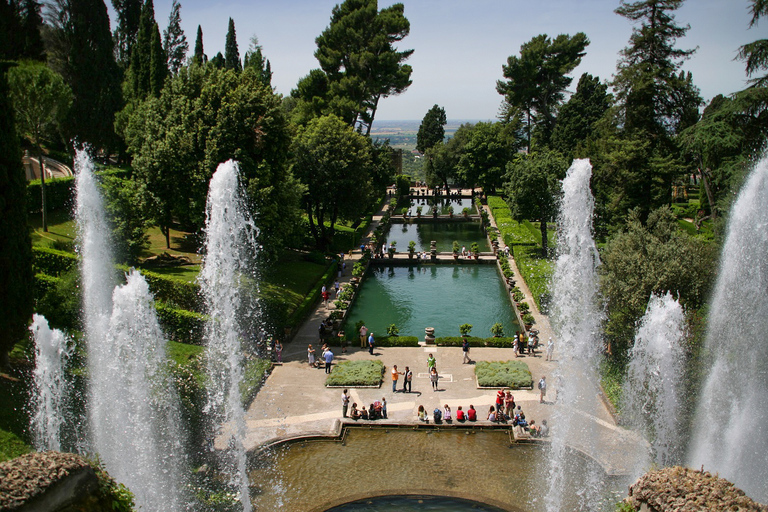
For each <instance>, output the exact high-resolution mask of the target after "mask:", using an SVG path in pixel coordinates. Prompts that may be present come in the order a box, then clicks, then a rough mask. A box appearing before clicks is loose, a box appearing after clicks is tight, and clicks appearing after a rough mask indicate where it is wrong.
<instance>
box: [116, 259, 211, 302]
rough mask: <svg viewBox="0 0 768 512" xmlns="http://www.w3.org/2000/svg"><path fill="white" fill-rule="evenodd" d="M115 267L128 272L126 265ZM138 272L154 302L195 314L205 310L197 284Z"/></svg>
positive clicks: (147, 271) (145, 271) (142, 271)
mask: <svg viewBox="0 0 768 512" xmlns="http://www.w3.org/2000/svg"><path fill="white" fill-rule="evenodd" d="M115 267H116V268H118V269H120V270H122V271H123V272H128V271H130V267H128V266H127V265H115ZM140 272H141V275H142V276H144V279H146V280H147V284H148V285H149V289H150V290H151V291H152V295H154V296H155V300H157V301H160V302H165V303H167V304H169V305H172V306H174V307H176V308H179V309H186V310H189V311H193V312H196V313H202V312H203V311H204V310H205V308H204V306H203V299H202V297H201V296H200V285H198V284H197V283H190V282H187V281H182V280H180V279H174V278H172V277H168V276H164V275H162V274H156V273H154V272H152V271H149V270H144V269H141V270H140Z"/></svg>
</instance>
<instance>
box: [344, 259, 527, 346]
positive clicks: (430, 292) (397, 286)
mask: <svg viewBox="0 0 768 512" xmlns="http://www.w3.org/2000/svg"><path fill="white" fill-rule="evenodd" d="M368 272H369V273H368V275H367V276H366V278H365V280H364V281H363V284H362V285H361V289H360V291H359V293H358V297H357V300H355V302H354V304H353V305H352V309H351V311H350V313H349V316H348V317H347V322H346V324H347V325H349V326H352V327H347V328H346V329H347V330H348V331H350V332H351V331H354V325H355V324H356V323H357V322H358V321H359V320H363V321H364V322H365V324H366V325H367V326H368V328H369V329H371V330H373V332H374V335H376V334H378V335H385V334H386V328H387V326H389V325H390V324H393V323H394V324H395V325H397V327H398V328H399V329H400V334H401V335H402V336H417V337H419V339H422V338H423V337H424V328H425V327H434V328H435V335H436V336H459V325H461V324H464V323H468V324H472V325H473V328H472V333H471V334H472V335H473V336H479V337H490V336H491V332H490V328H491V326H492V325H493V324H495V323H496V322H500V323H501V324H502V325H503V326H504V332H505V333H507V334H510V333H514V332H515V331H516V330H518V329H519V327H518V326H517V323H516V322H515V317H514V314H513V312H512V307H511V305H510V302H509V299H508V298H507V292H506V290H505V287H504V285H503V284H502V283H501V280H500V279H499V275H498V271H497V270H496V267H495V266H494V265H421V266H418V267H371V268H370V269H369V271H368Z"/></svg>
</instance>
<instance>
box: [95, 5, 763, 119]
mask: <svg viewBox="0 0 768 512" xmlns="http://www.w3.org/2000/svg"><path fill="white" fill-rule="evenodd" d="M337 3H339V2H338V1H337V0H251V1H247V0H242V1H230V0H227V1H210V0H181V18H182V28H183V29H184V31H185V33H186V36H187V39H188V41H189V45H190V49H192V47H193V46H194V40H195V34H196V33H197V26H198V25H201V26H202V29H203V42H204V46H205V52H206V54H208V56H209V57H211V56H213V55H215V54H216V53H217V52H219V51H221V52H222V53H223V52H224V39H225V35H226V31H227V23H228V20H229V18H230V17H232V18H233V19H234V21H235V27H236V31H237V39H238V45H239V49H240V55H241V56H243V55H245V52H246V50H247V49H248V45H249V42H250V39H251V37H252V36H254V35H256V36H257V37H258V38H259V43H260V44H261V45H262V47H263V52H264V55H265V56H266V57H267V58H268V59H269V60H270V62H271V65H272V71H273V73H274V76H273V79H272V83H273V85H274V86H275V88H276V90H277V92H278V93H281V94H288V93H289V92H290V90H291V89H292V88H293V87H294V86H295V85H296V82H297V81H298V79H299V78H301V77H303V76H305V75H306V74H307V73H308V72H309V71H310V70H311V69H312V68H316V67H319V66H318V63H317V61H316V60H315V58H314V56H313V54H314V51H315V49H316V45H315V37H317V36H318V35H319V34H320V33H321V32H322V31H323V30H324V29H325V28H326V27H327V26H328V23H329V20H330V16H331V10H332V9H333V7H334V6H335V5H336V4H337ZM393 3H394V2H393V1H387V0H379V8H382V7H385V6H388V5H391V4H393ZM402 3H404V5H405V15H406V17H407V18H408V19H409V21H410V22H411V33H410V35H409V36H408V37H406V38H405V39H404V40H403V41H402V43H401V49H414V50H415V52H414V54H413V55H412V56H411V58H410V59H409V60H408V63H409V64H411V66H413V75H412V79H413V84H412V85H411V86H410V88H409V89H408V90H407V91H406V92H405V93H403V94H401V95H399V96H393V97H389V98H385V99H383V100H382V101H381V102H380V103H379V110H378V112H377V115H376V119H379V120H418V119H421V118H422V117H423V116H424V114H425V113H426V112H427V110H429V108H430V107H431V106H432V105H434V104H438V105H440V106H442V107H443V108H445V111H446V114H447V117H448V118H449V119H472V120H478V119H480V120H485V119H493V118H495V117H496V115H497V112H498V108H499V105H500V103H501V96H500V95H499V94H498V93H496V89H495V84H496V80H499V79H501V78H503V77H502V74H501V66H502V65H503V64H504V63H506V59H507V57H508V56H510V55H517V54H518V53H519V51H520V45H521V44H523V43H525V42H526V41H528V40H530V39H531V38H532V37H534V36H536V35H538V34H547V35H550V36H555V35H557V34H562V33H565V34H574V33H576V32H579V31H581V32H585V33H586V34H587V37H588V38H589V40H590V41H591V44H590V45H589V46H588V47H587V55H586V56H585V57H584V59H583V60H582V63H581V65H580V66H579V67H578V68H577V69H576V70H575V71H574V73H573V75H572V76H573V77H574V81H573V84H572V87H571V89H575V87H576V83H577V82H578V77H579V76H580V75H581V74H582V73H584V72H588V73H591V74H592V75H596V76H599V77H600V78H601V79H602V80H609V79H610V78H611V77H612V75H613V74H614V72H615V70H616V61H617V60H618V52H619V51H620V50H621V49H622V48H623V47H625V46H626V45H627V42H628V40H629V36H630V33H631V30H632V25H631V23H630V22H629V21H628V20H626V19H625V18H622V17H620V16H618V15H617V14H614V12H613V10H614V9H615V8H616V7H618V5H619V2H618V0H540V1H531V0H470V1H467V0H463V1H459V0H404V1H403V2H402ZM749 5H750V4H749V2H748V1H747V0H688V1H687V2H686V3H685V4H684V5H683V7H682V8H681V9H679V10H678V11H677V12H676V18H677V21H678V23H679V24H681V25H685V24H690V26H691V28H690V30H689V31H688V34H687V35H686V37H685V38H684V39H681V40H679V41H678V47H680V48H685V49H689V48H695V47H698V51H697V52H696V54H695V55H694V56H693V57H692V58H691V59H690V60H688V61H687V62H686V63H685V64H684V66H683V69H685V70H687V71H691V72H692V73H693V80H694V82H695V83H696V85H697V86H698V87H699V88H700V89H701V93H702V96H703V97H704V98H705V99H706V100H709V99H710V98H712V97H713V96H715V95H716V94H720V93H723V94H729V93H732V92H735V91H738V90H740V89H743V88H744V87H745V80H746V76H745V74H744V65H743V63H742V62H741V61H735V60H733V59H734V57H735V56H736V52H737V49H738V47H739V46H740V45H742V44H744V43H747V42H750V41H753V40H755V39H761V38H766V37H768V35H767V32H766V26H768V20H763V23H762V24H760V25H758V26H757V27H753V28H752V29H749V30H748V25H749V20H750V16H749V12H748V8H749ZM108 7H109V8H110V10H111V4H109V3H108ZM170 9H171V0H155V15H156V18H157V22H158V24H159V25H160V30H161V32H162V30H163V29H164V28H165V27H166V26H167V25H168V15H169V13H170ZM110 16H111V17H112V18H113V23H114V15H113V13H110Z"/></svg>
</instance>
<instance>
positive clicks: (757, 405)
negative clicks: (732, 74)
mask: <svg viewBox="0 0 768 512" xmlns="http://www.w3.org/2000/svg"><path fill="white" fill-rule="evenodd" d="M767 206H768V156H766V157H763V158H762V159H761V160H760V161H759V162H758V163H757V165H756V166H755V168H754V169H753V170H752V172H751V174H750V175H749V177H748V178H747V181H746V182H745V184H744V186H743V187H742V190H741V192H740V193H739V195H738V197H737V199H736V202H735V203H734V205H733V207H732V208H731V212H730V218H729V220H728V228H727V234H726V238H725V243H724V244H723V250H722V255H721V257H720V270H719V273H718V279H717V283H716V285H715V291H714V296H713V299H712V302H711V305H710V308H709V313H708V327H707V337H706V342H705V347H706V351H707V352H706V353H707V354H708V355H710V356H711V357H712V365H711V368H710V369H709V372H708V375H707V377H706V381H705V382H704V385H703V387H702V389H701V392H700V395H699V402H698V405H697V411H696V414H695V417H694V425H693V427H694V436H693V439H692V443H691V447H690V450H689V463H690V465H691V466H692V467H694V468H699V467H701V466H703V467H704V469H705V470H707V471H711V472H716V473H718V474H719V475H720V476H721V477H723V478H727V479H728V480H730V481H731V482H733V483H734V484H735V485H736V486H737V487H740V488H741V489H743V490H744V492H746V493H747V495H749V496H750V497H751V498H753V499H755V500H757V501H760V502H763V503H766V502H768V464H766V459H768V400H766V396H768V207H767Z"/></svg>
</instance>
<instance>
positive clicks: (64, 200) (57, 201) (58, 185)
mask: <svg viewBox="0 0 768 512" xmlns="http://www.w3.org/2000/svg"><path fill="white" fill-rule="evenodd" d="M41 187H42V183H41V181H40V180H32V181H30V182H29V183H27V211H28V212H29V213H40V211H41V210H42V205H43V200H42V192H41ZM74 197H75V177H74V176H67V177H66V178H49V179H47V180H45V206H46V209H47V211H53V210H68V209H70V208H71V207H72V201H73V200H74Z"/></svg>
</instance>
